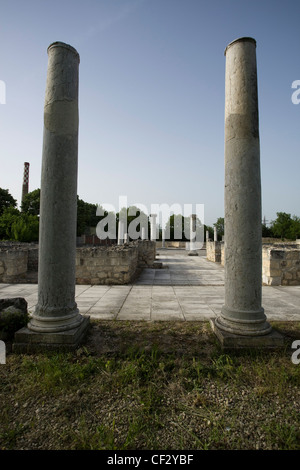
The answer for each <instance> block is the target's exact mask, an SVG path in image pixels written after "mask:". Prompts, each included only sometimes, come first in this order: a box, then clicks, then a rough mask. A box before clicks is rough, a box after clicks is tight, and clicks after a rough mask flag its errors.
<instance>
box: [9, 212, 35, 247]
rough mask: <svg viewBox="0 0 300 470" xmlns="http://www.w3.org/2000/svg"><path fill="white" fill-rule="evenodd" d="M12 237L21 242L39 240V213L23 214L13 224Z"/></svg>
mask: <svg viewBox="0 0 300 470" xmlns="http://www.w3.org/2000/svg"><path fill="white" fill-rule="evenodd" d="M11 234H12V239H13V240H16V241H19V242H27V243H30V242H37V241H38V239H39V218H38V216H37V215H32V214H21V215H20V216H19V217H18V218H17V219H16V220H15V221H14V222H13V223H12V226H11Z"/></svg>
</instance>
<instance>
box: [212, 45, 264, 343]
mask: <svg viewBox="0 0 300 470" xmlns="http://www.w3.org/2000/svg"><path fill="white" fill-rule="evenodd" d="M225 56H226V73H225V304H224V306H223V308H222V313H221V315H220V316H219V317H218V318H217V319H216V322H215V327H216V332H217V333H218V334H219V337H220V338H221V339H222V342H224V344H225V343H226V341H227V344H228V345H229V344H230V341H231V340H232V339H233V344H234V345H237V344H238V343H239V345H241V344H244V345H245V346H251V345H254V344H257V343H258V342H257V341H256V342H255V341H254V342H253V341H249V340H248V338H249V337H251V339H253V338H256V337H261V336H264V335H268V334H269V333H270V332H271V326H270V325H269V323H268V322H267V321H266V315H265V313H264V309H263V308H262V232H261V177H260V143H259V123H258V96H257V69H256V41H255V40H254V39H252V38H247V37H243V38H240V39H237V40H235V41H233V42H232V43H230V44H229V45H228V46H227V48H226V50H225ZM231 335H233V336H231ZM234 337H235V338H234ZM240 337H242V338H243V339H242V340H241V341H239V339H240ZM264 341H265V338H264Z"/></svg>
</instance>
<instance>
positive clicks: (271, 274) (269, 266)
mask: <svg viewBox="0 0 300 470" xmlns="http://www.w3.org/2000/svg"><path fill="white" fill-rule="evenodd" d="M298 246H299V245H298ZM262 258H263V263H262V276H263V284H264V285H267V286H280V285H281V286H299V285H300V250H299V248H297V246H294V247H293V246H290V247H289V246H285V247H280V246H276V245H273V246H268V245H266V246H263V254H262Z"/></svg>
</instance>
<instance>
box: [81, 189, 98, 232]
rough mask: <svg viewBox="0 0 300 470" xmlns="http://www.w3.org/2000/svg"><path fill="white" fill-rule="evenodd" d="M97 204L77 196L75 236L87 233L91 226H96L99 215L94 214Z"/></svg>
mask: <svg viewBox="0 0 300 470" xmlns="http://www.w3.org/2000/svg"><path fill="white" fill-rule="evenodd" d="M96 211H97V204H91V203H89V202H85V201H83V200H82V199H79V196H77V236H78V237H80V236H81V235H84V234H89V233H90V230H91V227H92V228H93V229H95V228H96V226H97V223H98V222H99V217H97V215H96Z"/></svg>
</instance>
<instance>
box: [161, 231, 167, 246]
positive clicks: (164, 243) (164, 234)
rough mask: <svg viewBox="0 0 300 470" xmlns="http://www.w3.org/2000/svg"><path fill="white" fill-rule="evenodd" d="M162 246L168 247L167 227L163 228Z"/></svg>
mask: <svg viewBox="0 0 300 470" xmlns="http://www.w3.org/2000/svg"><path fill="white" fill-rule="evenodd" d="M161 247H162V248H165V247H166V229H164V228H163V229H162V232H161Z"/></svg>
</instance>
